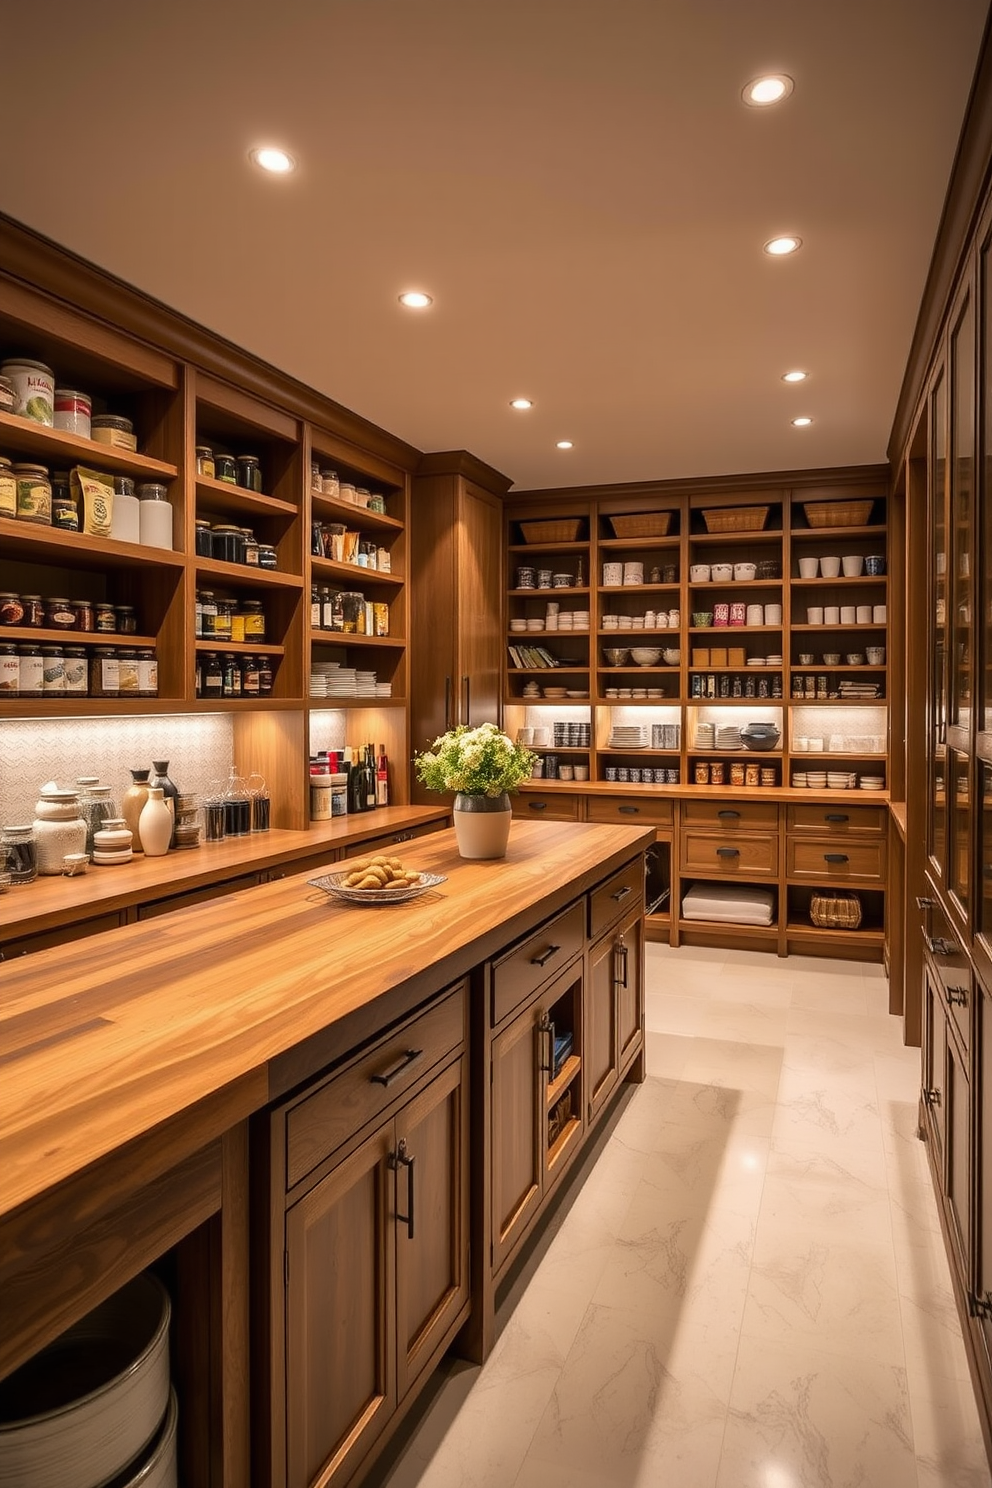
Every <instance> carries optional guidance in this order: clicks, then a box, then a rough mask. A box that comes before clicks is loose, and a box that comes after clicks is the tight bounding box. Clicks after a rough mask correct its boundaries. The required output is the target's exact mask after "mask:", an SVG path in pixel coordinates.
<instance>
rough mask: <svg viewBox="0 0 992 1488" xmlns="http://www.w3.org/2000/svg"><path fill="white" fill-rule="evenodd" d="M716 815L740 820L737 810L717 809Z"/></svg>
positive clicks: (729, 819)
mask: <svg viewBox="0 0 992 1488" xmlns="http://www.w3.org/2000/svg"><path fill="white" fill-rule="evenodd" d="M717 816H719V817H721V818H726V819H727V820H728V821H740V817H741V814H740V812H739V811H730V810H726V811H718V812H717Z"/></svg>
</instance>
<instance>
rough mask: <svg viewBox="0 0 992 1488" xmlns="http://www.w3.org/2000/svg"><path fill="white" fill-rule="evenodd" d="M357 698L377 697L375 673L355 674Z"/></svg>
mask: <svg viewBox="0 0 992 1488" xmlns="http://www.w3.org/2000/svg"><path fill="white" fill-rule="evenodd" d="M355 696H356V697H375V672H356V673H355Z"/></svg>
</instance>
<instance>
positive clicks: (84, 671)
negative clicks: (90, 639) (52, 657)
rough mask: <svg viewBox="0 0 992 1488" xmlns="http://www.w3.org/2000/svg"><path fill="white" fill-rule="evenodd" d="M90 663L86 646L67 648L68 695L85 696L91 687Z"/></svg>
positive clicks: (66, 679)
mask: <svg viewBox="0 0 992 1488" xmlns="http://www.w3.org/2000/svg"><path fill="white" fill-rule="evenodd" d="M89 679H90V678H89V663H88V662H87V659H86V648H85V646H66V648H65V690H66V694H67V695H71V696H73V697H85V696H86V693H87V690H88V688H89Z"/></svg>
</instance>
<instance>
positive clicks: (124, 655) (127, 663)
mask: <svg viewBox="0 0 992 1488" xmlns="http://www.w3.org/2000/svg"><path fill="white" fill-rule="evenodd" d="M117 693H118V696H119V697H132V698H133V697H137V696H138V653H137V651H135V650H134V649H133V648H131V647H125V648H123V649H122V650H120V651H118V653H117Z"/></svg>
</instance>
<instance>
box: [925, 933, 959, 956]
mask: <svg viewBox="0 0 992 1488" xmlns="http://www.w3.org/2000/svg"><path fill="white" fill-rule="evenodd" d="M927 944H928V945H929V947H930V954H931V956H953V955H954V953H955V951H956V950H957V946H956V945H954V944H952V942H951V941H949V940H945V939H944V937H943V936H942V935H933V936H931V938H930V940H929V941H928V942H927Z"/></svg>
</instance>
